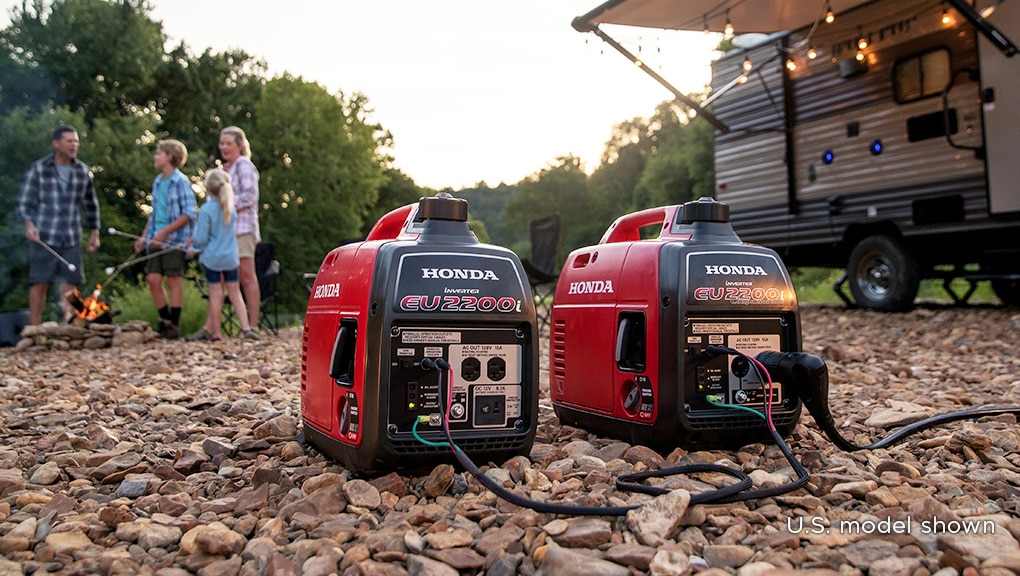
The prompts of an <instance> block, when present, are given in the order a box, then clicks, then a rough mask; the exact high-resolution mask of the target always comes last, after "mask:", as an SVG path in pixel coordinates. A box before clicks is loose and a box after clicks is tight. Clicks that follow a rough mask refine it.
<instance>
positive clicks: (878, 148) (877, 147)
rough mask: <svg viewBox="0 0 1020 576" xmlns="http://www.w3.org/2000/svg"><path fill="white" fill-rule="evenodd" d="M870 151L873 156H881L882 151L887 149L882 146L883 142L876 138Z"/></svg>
mask: <svg viewBox="0 0 1020 576" xmlns="http://www.w3.org/2000/svg"><path fill="white" fill-rule="evenodd" d="M869 149H870V150H871V155H872V156H878V155H879V154H881V153H882V150H884V149H885V147H884V146H882V141H881V140H879V139H877V138H876V139H874V140H872V141H871V146H870V147H869Z"/></svg>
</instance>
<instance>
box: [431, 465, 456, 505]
mask: <svg viewBox="0 0 1020 576" xmlns="http://www.w3.org/2000/svg"><path fill="white" fill-rule="evenodd" d="M453 474H454V469H453V466H451V465H449V464H440V465H438V466H436V467H435V468H433V469H432V472H431V473H430V474H429V475H428V477H427V478H426V479H425V485H424V486H423V489H424V491H425V494H427V495H428V496H430V497H432V498H437V497H439V496H442V495H443V494H445V493H446V491H447V490H448V489H449V488H450V486H451V485H452V484H453Z"/></svg>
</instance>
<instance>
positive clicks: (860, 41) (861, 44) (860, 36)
mask: <svg viewBox="0 0 1020 576" xmlns="http://www.w3.org/2000/svg"><path fill="white" fill-rule="evenodd" d="M857 47H858V48H860V49H861V50H864V49H865V48H867V47H868V40H867V38H865V37H864V32H863V30H862V29H861V27H860V26H858V27H857Z"/></svg>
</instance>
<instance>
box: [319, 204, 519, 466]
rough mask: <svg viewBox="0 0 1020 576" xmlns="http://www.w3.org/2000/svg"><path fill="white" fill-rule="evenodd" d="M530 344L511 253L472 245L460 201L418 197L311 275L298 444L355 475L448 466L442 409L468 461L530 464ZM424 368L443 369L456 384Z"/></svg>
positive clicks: (336, 251) (333, 254) (474, 240)
mask: <svg viewBox="0 0 1020 576" xmlns="http://www.w3.org/2000/svg"><path fill="white" fill-rule="evenodd" d="M537 342H538V328H537V324H536V320H535V304H534V301H533V299H532V294H531V288H530V286H529V284H528V282H527V276H526V274H525V272H524V268H523V266H522V265H521V262H520V260H519V259H518V258H517V256H516V255H515V254H514V253H513V252H511V251H510V250H507V249H505V248H500V247H497V246H491V245H487V244H481V243H480V242H479V241H478V239H477V237H475V235H474V233H473V232H472V231H471V227H470V225H469V224H468V221H467V202H466V201H465V200H463V199H459V198H453V197H452V196H450V195H449V194H445V193H440V194H438V195H436V196H435V197H428V198H422V199H421V201H420V202H419V203H418V204H410V205H408V206H404V207H403V208H399V209H397V210H394V211H392V212H390V213H389V214H387V215H385V216H384V217H383V218H382V219H380V220H379V221H378V222H377V223H376V225H375V227H374V228H373V229H372V231H371V232H370V233H369V235H368V236H367V238H366V239H365V240H364V241H363V242H357V243H353V244H347V245H344V246H340V247H338V248H336V249H334V250H332V251H331V252H330V253H329V254H328V255H327V256H326V258H325V259H324V260H323V262H322V266H321V267H320V268H319V271H318V273H317V274H316V277H315V283H314V285H313V286H312V293H311V295H310V297H309V299H308V310H307V314H306V316H305V324H304V336H303V341H302V350H301V416H302V420H303V422H304V434H305V438H306V440H307V441H308V442H309V443H311V444H312V445H313V446H315V447H316V448H318V449H319V450H320V451H321V452H323V453H324V454H325V455H327V456H329V457H331V458H333V459H335V460H337V461H340V462H342V463H343V464H344V465H345V466H346V467H347V468H348V469H350V470H352V471H356V472H375V471H382V470H392V469H397V468H415V467H425V466H433V465H435V463H437V462H439V461H446V460H450V461H452V460H453V452H452V449H451V448H450V447H449V446H447V445H445V442H446V435H445V433H444V432H443V431H442V430H443V429H442V426H443V420H444V412H446V411H448V412H449V414H450V418H449V428H450V432H451V437H452V438H453V440H454V442H455V443H456V444H457V446H459V447H460V448H461V449H462V450H464V452H466V453H467V454H469V455H473V456H477V457H484V458H493V459H498V458H506V457H510V456H513V455H517V454H528V453H529V452H530V451H531V446H532V444H533V442H534V439H535V429H536V423H537V414H538V360H537V358H536V355H535V349H536V347H537ZM426 359H428V360H430V361H435V360H437V359H443V360H446V362H448V363H449V364H450V366H451V370H450V371H449V372H450V373H452V380H451V376H450V375H449V373H447V372H446V371H443V373H442V374H440V371H437V370H436V369H435V368H434V367H433V364H432V362H428V361H427V362H425V365H423V364H422V361H423V360H426ZM451 387H452V390H451ZM440 395H442V398H441V397H440ZM451 397H452V402H449V401H448V398H451ZM447 407H448V410H447Z"/></svg>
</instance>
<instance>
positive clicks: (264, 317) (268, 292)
mask: <svg viewBox="0 0 1020 576" xmlns="http://www.w3.org/2000/svg"><path fill="white" fill-rule="evenodd" d="M279 275H280V262H279V261H278V260H277V259H276V244H273V243H269V242H262V243H260V244H258V245H257V246H255V276H256V277H257V278H258V279H259V292H260V293H261V295H262V303H261V305H260V306H259V326H260V327H261V328H262V329H263V330H266V331H268V332H272V333H273V334H276V333H277V332H278V331H279V328H280V314H279V310H278V306H277V301H276V277H277V276H279Z"/></svg>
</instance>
